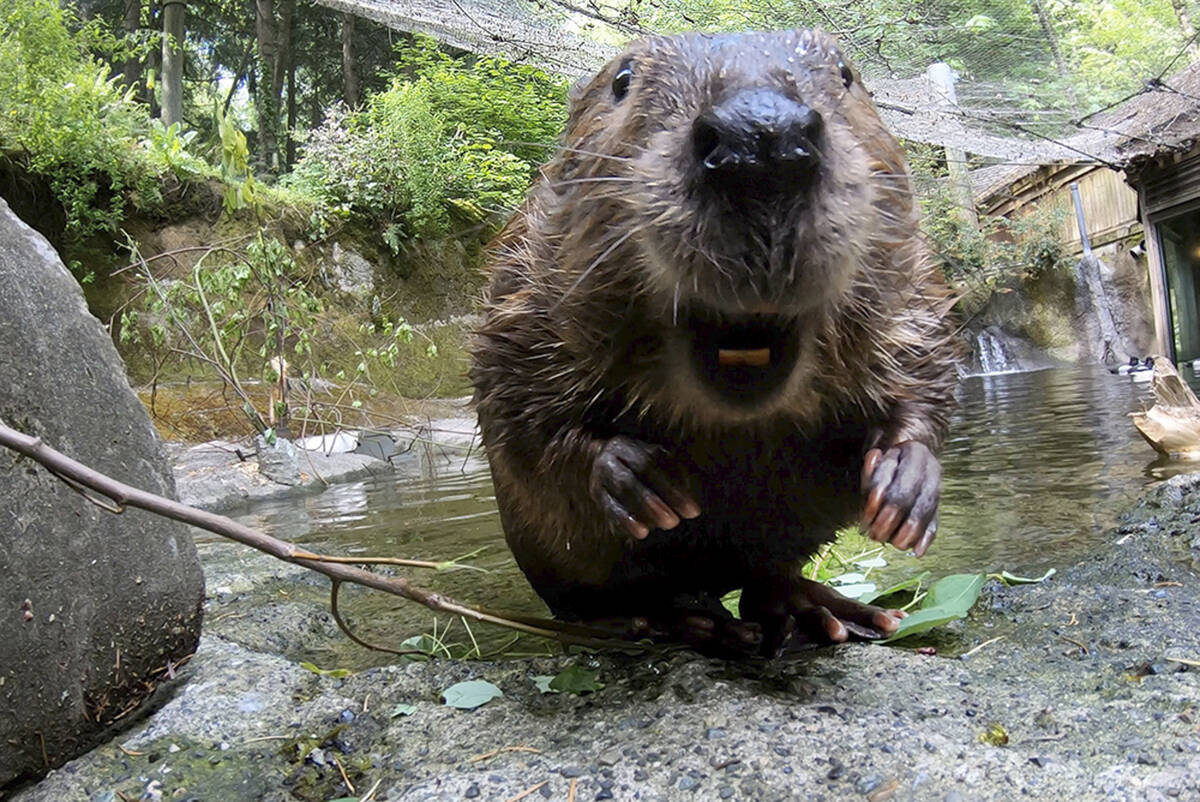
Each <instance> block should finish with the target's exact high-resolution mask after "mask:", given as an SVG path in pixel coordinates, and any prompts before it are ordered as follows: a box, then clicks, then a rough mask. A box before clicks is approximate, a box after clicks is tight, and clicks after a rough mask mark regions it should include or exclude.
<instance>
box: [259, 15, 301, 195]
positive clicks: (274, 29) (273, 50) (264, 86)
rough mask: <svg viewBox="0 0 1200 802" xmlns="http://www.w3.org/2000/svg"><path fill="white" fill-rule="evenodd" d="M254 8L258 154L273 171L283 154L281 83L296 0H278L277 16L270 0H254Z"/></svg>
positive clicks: (282, 82) (285, 68)
mask: <svg viewBox="0 0 1200 802" xmlns="http://www.w3.org/2000/svg"><path fill="white" fill-rule="evenodd" d="M254 9H255V30H256V32H257V35H258V59H259V62H260V64H261V76H262V81H260V82H259V85H258V95H257V96H256V99H257V101H258V104H257V105H258V128H259V135H260V137H261V143H262V158H263V161H264V162H266V164H267V166H268V167H269V168H270V169H271V170H272V171H273V172H276V173H277V172H279V170H280V166H281V161H282V159H281V157H282V155H283V154H282V148H281V144H282V140H283V132H282V130H281V123H282V119H281V117H282V114H281V112H282V106H283V84H284V79H285V77H286V75H287V71H288V63H289V62H290V60H291V52H292V21H293V19H294V18H295V15H296V0H279V7H278V11H279V13H278V17H277V16H276V13H275V11H276V9H275V3H274V0H255V2H254Z"/></svg>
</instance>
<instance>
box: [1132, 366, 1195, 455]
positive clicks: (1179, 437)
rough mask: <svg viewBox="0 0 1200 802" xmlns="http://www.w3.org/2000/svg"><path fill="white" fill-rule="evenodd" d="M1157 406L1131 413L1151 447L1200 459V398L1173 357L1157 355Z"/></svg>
mask: <svg viewBox="0 0 1200 802" xmlns="http://www.w3.org/2000/svg"><path fill="white" fill-rule="evenodd" d="M1151 381H1152V382H1153V387H1154V406H1152V407H1150V409H1148V410H1146V411H1144V412H1134V413H1131V414H1130V417H1131V418H1133V425H1134V426H1135V427H1137V430H1138V434H1140V435H1141V436H1142V437H1143V438H1144V439H1145V440H1146V442H1147V443H1149V444H1150V446H1151V448H1153V449H1154V450H1155V451H1157V452H1158V453H1160V454H1165V455H1166V456H1168V457H1174V458H1176V459H1188V460H1200V399H1197V398H1196V394H1195V393H1193V392H1192V388H1191V387H1188V385H1187V382H1185V381H1184V380H1183V378H1182V377H1181V376H1180V375H1179V373H1178V372H1177V371H1176V370H1175V366H1174V365H1173V364H1171V360H1169V359H1165V358H1164V357H1161V356H1156V357H1155V358H1154V376H1153V379H1152V380H1151Z"/></svg>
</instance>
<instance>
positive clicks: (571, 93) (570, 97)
mask: <svg viewBox="0 0 1200 802" xmlns="http://www.w3.org/2000/svg"><path fill="white" fill-rule="evenodd" d="M594 78H595V76H594V75H585V76H583V77H582V78H578V79H576V81H575V83H573V84H571V88H570V89H568V90H567V102H568V103H570V104H571V107H572V108H574V107H575V106H577V105H578V104H579V101H581V100H583V96H584V94H586V93H587V88H588V84H590V83H591V82H592V80H593V79H594Z"/></svg>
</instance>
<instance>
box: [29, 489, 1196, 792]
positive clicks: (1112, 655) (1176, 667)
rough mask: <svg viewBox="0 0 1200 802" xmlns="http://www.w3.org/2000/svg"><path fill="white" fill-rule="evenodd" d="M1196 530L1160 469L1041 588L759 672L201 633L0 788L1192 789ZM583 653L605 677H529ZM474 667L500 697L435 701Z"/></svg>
mask: <svg viewBox="0 0 1200 802" xmlns="http://www.w3.org/2000/svg"><path fill="white" fill-rule="evenodd" d="M1198 524H1200V476H1181V477H1176V478H1174V479H1171V480H1169V481H1168V482H1165V483H1163V484H1162V485H1160V486H1158V487H1157V488H1156V489H1154V490H1153V491H1151V492H1150V494H1149V495H1148V496H1147V497H1146V498H1145V499H1144V500H1143V501H1141V502H1140V503H1138V504H1137V505H1136V506H1135V507H1134V509H1133V510H1132V511H1131V512H1130V513H1129V514H1128V515H1127V517H1126V519H1125V521H1124V523H1123V524H1122V525H1121V526H1120V527H1119V528H1118V529H1117V530H1115V531H1113V532H1112V533H1111V537H1110V545H1109V546H1108V547H1107V548H1105V549H1104V551H1103V553H1098V554H1096V555H1095V556H1093V557H1092V558H1090V559H1089V560H1087V561H1085V562H1083V563H1081V564H1079V565H1075V566H1069V567H1064V568H1063V569H1062V570H1060V571H1059V572H1058V574H1057V575H1055V576H1054V577H1053V578H1052V579H1050V580H1049V581H1047V582H1044V583H1042V584H1039V585H1025V586H1017V587H1011V588H1009V587H1004V586H1003V585H1001V584H1000V583H999V582H996V581H993V582H991V583H989V584H988V586H987V587H986V588H985V590H984V593H983V596H982V597H981V599H980V602H979V604H978V605H977V606H976V609H975V611H974V612H973V613H972V615H971V617H970V618H968V619H967V620H966V621H964V622H961V623H960V624H958V625H955V626H952V627H949V628H946V629H944V630H942V631H940V632H938V633H936V634H933V635H931V636H929V637H928V638H927V639H925V640H923V641H920V642H919V643H911V644H905V646H900V647H898V646H879V645H872V644H861V643H860V644H850V645H843V646H838V647H831V648H823V649H816V650H812V651H806V652H801V653H798V654H795V655H792V656H789V657H786V658H782V659H778V660H774V661H769V662H765V661H764V662H728V661H722V660H714V659H708V658H703V657H699V656H697V655H695V654H693V653H691V652H689V651H684V650H679V651H664V652H660V653H655V654H650V655H646V654H643V655H637V656H629V655H620V654H606V655H600V656H596V655H580V656H564V657H558V658H538V659H525V660H510V661H505V662H450V661H436V662H432V663H421V662H414V663H407V664H396V665H390V666H385V667H381V668H373V669H369V670H366V671H363V672H360V673H357V674H353V675H351V676H347V677H334V676H329V675H317V674H315V673H313V672H311V671H309V670H306V669H305V668H303V667H301V666H300V665H298V664H296V663H293V662H290V661H288V660H286V659H284V658H282V657H280V656H279V655H278V654H273V653H265V652H259V651H251V650H248V649H247V648H245V647H243V646H239V645H236V644H234V643H232V642H230V641H227V640H224V639H223V638H221V637H219V636H216V635H212V634H209V635H206V636H205V638H204V639H203V640H202V643H201V647H200V650H199V652H198V653H197V654H196V656H195V658H194V659H192V660H191V661H190V662H189V663H188V664H187V665H186V666H184V667H183V668H182V669H181V671H180V679H181V682H180V684H179V687H178V689H177V691H176V693H175V695H174V697H173V698H171V699H170V700H169V701H167V702H166V703H165V704H164V705H163V706H162V707H161V708H160V709H158V710H157V711H156V712H154V713H153V714H150V715H148V716H144V717H143V718H142V719H141V720H139V721H136V722H131V723H130V726H129V728H128V729H127V730H126V731H125V732H124V733H122V734H121V735H119V736H118V737H117V738H115V739H114V740H113V741H111V742H110V743H108V744H106V745H104V746H101V747H99V748H97V749H96V750H94V751H93V752H91V753H90V754H88V755H86V756H84V757H82V758H80V759H78V760H76V761H73V762H72V763H69V764H68V765H67V766H65V767H64V768H62V769H60V770H59V771H57V772H55V773H53V774H52V775H51V776H49V777H48V778H46V779H45V780H43V781H42V782H41V783H40V784H38V785H37V786H33V787H29V788H27V789H25V790H23V791H21V792H19V793H17V794H16V795H15V797H14V799H15V800H20V802H42V801H43V800H44V801H45V802H72V801H73V800H80V801H82V800H89V802H109V801H110V800H111V801H112V802H116V800H118V799H120V798H121V796H119V795H118V794H120V795H124V797H125V798H127V799H138V798H142V799H150V800H153V799H163V800H183V799H194V800H242V799H245V800H258V799H262V800H291V799H301V800H330V799H334V798H337V797H342V796H354V795H356V794H357V795H363V796H366V795H368V792H371V794H370V798H371V799H375V800H458V799H486V800H508V799H511V798H513V797H515V796H517V795H518V794H520V793H522V792H523V791H526V790H528V789H530V788H533V787H534V786H538V787H537V790H534V791H532V792H531V793H530V794H529V795H528V796H526V797H524V798H525V799H529V800H539V799H560V800H561V799H566V798H567V797H568V794H569V793H570V789H571V787H572V785H574V786H575V799H577V800H580V801H581V802H582V801H583V800H603V799H638V800H658V799H662V800H676V799H689V800H701V799H703V800H708V799H739V800H763V799H805V800H822V799H825V800H839V799H847V800H860V799H861V800H870V802H882V800H888V799H891V800H945V801H946V802H951V801H952V800H1013V799H1019V798H1029V799H1054V798H1056V797H1063V798H1070V799H1071V800H1072V802H1075V801H1076V800H1091V799H1104V800H1139V802H1140V801H1141V800H1161V799H1181V800H1196V799H1200V709H1197V707H1198V706H1200V668H1198V667H1197V665H1198V664H1197V663H1196V662H1194V661H1200V602H1198V601H1197V599H1198V598H1200V594H1198V593H1197V591H1198V590H1200V580H1198V577H1197V574H1196V573H1195V566H1196V564H1197V560H1198V559H1200V525H1198ZM313 615H314V616H316V615H319V613H318V612H314V613H313ZM295 629H296V630H297V633H298V634H297V637H302V630H303V628H302V627H299V628H295ZM916 646H925V647H932V648H935V649H936V652H937V653H936V654H922V653H918V652H917V651H916V649H915V647H916ZM977 647H978V648H977ZM925 651H928V649H926V650H925ZM1189 661H1193V662H1189ZM575 664H583V665H585V666H587V667H589V668H592V669H595V670H597V671H598V672H599V679H600V681H601V682H602V683H604V685H605V687H604V688H603V689H602V690H600V691H598V692H595V693H589V694H584V695H570V694H542V693H540V692H539V691H538V690H537V688H536V687H535V685H534V683H533V680H532V677H534V676H538V675H549V674H555V673H556V672H558V671H560V670H561V669H563V668H565V667H567V666H570V665H575ZM467 679H486V680H488V681H490V682H492V683H494V684H495V685H497V686H498V687H499V688H500V689H501V690H502V691H503V693H504V695H503V696H501V697H499V698H497V699H494V700H493V701H491V702H489V703H488V704H486V705H484V706H483V707H481V708H479V709H477V710H474V711H463V710H457V709H453V708H451V707H448V706H446V705H444V704H442V703H441V699H440V695H441V692H442V691H443V690H444V689H446V688H447V687H449V686H450V685H452V684H454V683H456V682H459V681H463V680H467ZM397 705H412V706H414V708H415V709H414V710H413V712H412V713H411V714H410V715H404V714H402V713H401V711H399V710H397ZM497 750H501V751H497ZM543 783H544V784H543ZM351 784H352V785H353V788H354V791H353V792H352V791H351V789H350V787H349V786H350V785H351ZM539 784H541V785H540V786H539Z"/></svg>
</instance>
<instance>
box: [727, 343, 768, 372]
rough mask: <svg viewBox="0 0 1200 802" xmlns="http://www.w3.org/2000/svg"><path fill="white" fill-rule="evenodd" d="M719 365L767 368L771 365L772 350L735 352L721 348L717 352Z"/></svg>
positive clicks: (756, 349)
mask: <svg viewBox="0 0 1200 802" xmlns="http://www.w3.org/2000/svg"><path fill="white" fill-rule="evenodd" d="M717 363H718V364H720V365H726V366H730V365H750V366H751V367H756V368H761V367H766V366H767V365H769V364H770V363H771V349H770V348H754V349H748V350H735V349H732V348H720V349H718V350H717Z"/></svg>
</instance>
